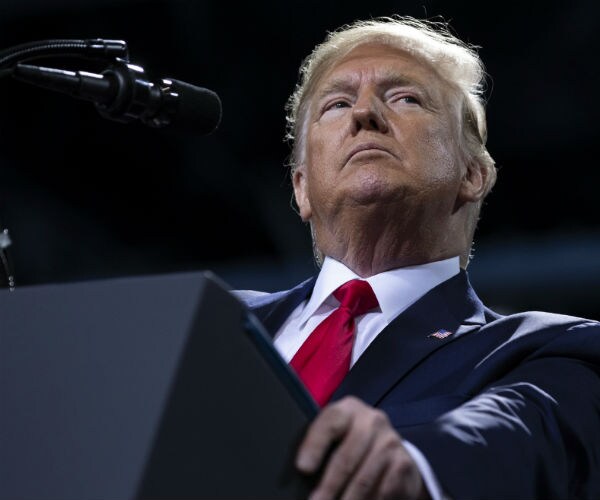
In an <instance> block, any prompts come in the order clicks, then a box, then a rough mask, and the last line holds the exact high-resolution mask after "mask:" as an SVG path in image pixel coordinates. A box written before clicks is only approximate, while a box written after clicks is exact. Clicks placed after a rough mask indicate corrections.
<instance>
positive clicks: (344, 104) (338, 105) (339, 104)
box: [323, 99, 350, 111]
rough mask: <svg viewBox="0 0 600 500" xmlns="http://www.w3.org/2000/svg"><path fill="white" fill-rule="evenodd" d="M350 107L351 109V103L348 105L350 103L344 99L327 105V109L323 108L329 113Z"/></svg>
mask: <svg viewBox="0 0 600 500" xmlns="http://www.w3.org/2000/svg"><path fill="white" fill-rule="evenodd" d="M349 107H350V103H348V101H345V100H343V99H337V100H335V101H332V102H330V103H328V104H326V105H325V107H324V108H323V111H329V110H330V109H342V108H349Z"/></svg>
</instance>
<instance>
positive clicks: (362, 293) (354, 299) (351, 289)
mask: <svg viewBox="0 0 600 500" xmlns="http://www.w3.org/2000/svg"><path fill="white" fill-rule="evenodd" d="M333 296H334V297H335V298H336V299H338V300H339V301H340V307H345V308H346V309H349V310H350V314H351V315H352V316H353V317H354V316H360V315H361V314H365V313H366V312H369V311H370V310H371V309H374V308H376V307H377V306H378V305H379V302H378V301H377V297H376V296H375V293H374V292H373V289H372V288H371V285H369V283H368V282H367V281H363V280H351V281H348V282H347V283H344V284H343V285H342V286H340V287H339V288H338V289H337V290H336V291H335V292H333Z"/></svg>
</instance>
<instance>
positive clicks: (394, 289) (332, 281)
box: [299, 257, 460, 325]
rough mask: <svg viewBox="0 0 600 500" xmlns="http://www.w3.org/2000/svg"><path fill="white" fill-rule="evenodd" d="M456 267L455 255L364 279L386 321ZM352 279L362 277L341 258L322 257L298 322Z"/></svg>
mask: <svg viewBox="0 0 600 500" xmlns="http://www.w3.org/2000/svg"><path fill="white" fill-rule="evenodd" d="M459 271H460V262H459V258H458V257H451V258H449V259H445V260H440V261H436V262H428V263H427V264H421V265H418V266H409V267H401V268H398V269H392V270H391V271H385V272H383V273H379V274H376V275H374V276H371V277H369V278H367V279H366V281H368V282H369V284H370V285H371V287H372V288H373V292H375V295H376V296H377V300H378V301H379V307H380V309H381V312H382V314H383V315H384V317H385V319H386V321H388V322H390V321H392V320H393V319H394V318H395V317H396V316H398V314H400V313H401V312H402V311H404V310H405V309H407V308H408V307H409V306H410V305H412V304H413V303H414V302H416V301H417V300H418V299H420V298H421V297H422V296H423V295H425V294H426V293H427V292H429V291H430V290H431V289H433V288H435V287H436V286H437V285H439V284H440V283H442V282H444V281H446V280H448V279H450V278H451V277H452V276H454V275H456V274H458V272H459ZM353 279H362V278H360V277H359V276H358V275H357V274H356V273H354V272H353V271H351V270H350V269H348V268H347V267H346V266H345V265H344V264H342V263H341V262H339V261H337V260H335V259H332V258H331V257H325V261H324V262H323V266H322V267H321V272H320V273H319V276H318V277H317V281H316V283H315V287H314V289H313V293H312V295H311V297H310V299H309V301H308V303H307V304H306V307H305V308H304V310H303V311H302V314H301V315H300V323H299V324H300V325H304V323H306V321H308V320H309V318H310V317H311V316H312V315H313V314H314V313H315V312H316V311H317V309H318V308H319V307H320V306H321V305H322V304H323V303H324V302H325V301H326V300H327V298H328V297H329V296H330V295H331V294H332V293H333V292H334V291H335V290H336V289H337V288H338V287H340V286H341V285H343V284H344V283H346V282H348V281H350V280H353Z"/></svg>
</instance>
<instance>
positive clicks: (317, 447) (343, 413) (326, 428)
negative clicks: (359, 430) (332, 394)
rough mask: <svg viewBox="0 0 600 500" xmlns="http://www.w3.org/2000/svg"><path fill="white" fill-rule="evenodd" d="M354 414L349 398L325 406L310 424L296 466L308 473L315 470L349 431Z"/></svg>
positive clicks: (299, 450)
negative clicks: (330, 449) (348, 401)
mask: <svg viewBox="0 0 600 500" xmlns="http://www.w3.org/2000/svg"><path fill="white" fill-rule="evenodd" d="M348 399H349V398H348ZM353 415H354V409H353V405H352V404H350V405H349V404H348V403H347V400H342V401H339V402H337V403H334V404H332V405H330V406H327V407H325V408H324V409H323V410H322V411H321V413H320V414H319V415H318V416H317V418H316V419H315V420H314V421H313V423H312V424H311V425H310V427H309V428H308V431H307V433H306V436H305V437H304V439H303V441H302V443H301V444H300V448H299V449H298V453H297V455H296V467H297V468H298V469H299V470H300V471H302V472H304V473H307V474H310V473H313V472H315V471H316V470H317V469H318V468H319V467H320V465H321V462H322V461H323V458H324V457H325V455H326V453H327V452H328V451H329V448H330V447H331V445H332V444H333V443H334V442H336V441H337V440H338V439H339V438H341V437H342V436H343V435H344V434H345V433H346V432H347V430H348V428H349V427H350V424H351V421H352V417H353Z"/></svg>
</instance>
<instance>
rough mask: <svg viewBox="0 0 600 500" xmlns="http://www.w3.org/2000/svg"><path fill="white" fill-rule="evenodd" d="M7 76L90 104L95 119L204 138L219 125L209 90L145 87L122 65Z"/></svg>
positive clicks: (18, 69) (172, 83)
mask: <svg viewBox="0 0 600 500" xmlns="http://www.w3.org/2000/svg"><path fill="white" fill-rule="evenodd" d="M12 76H13V77H14V78H16V79H17V80H20V81H23V82H26V83H30V84H33V85H37V86H40V87H44V88H47V89H51V90H56V91H59V92H63V93H66V94H68V95H71V96H73V97H76V98H78V99H84V100H86V101H92V102H93V103H94V104H95V106H96V109H97V110H98V112H99V113H100V115H101V116H103V117H104V118H108V119H110V120H116V121H119V122H124V123H127V122H131V121H134V120H140V121H141V122H142V123H143V124H145V125H148V126H150V127H153V128H164V127H173V128H177V129H184V130H188V131H191V132H194V133H198V134H201V135H205V134H209V133H211V132H212V131H214V130H215V129H216V128H217V127H218V125H219V123H220V121H221V100H220V99H219V96H218V95H217V94H216V93H215V92H213V91H212V90H208V89H206V88H202V87H196V86H195V85H191V84H189V83H186V82H182V81H179V80H175V79H171V78H163V79H160V80H157V81H151V80H149V79H147V77H146V76H145V72H144V69H143V68H141V67H140V66H136V65H134V64H130V63H127V62H126V61H124V60H122V59H117V60H116V62H115V63H114V64H113V65H112V66H111V67H109V68H108V69H107V70H105V71H103V72H102V73H101V74H96V73H88V72H86V71H66V70H61V69H55V68H44V67H41V66H31V65H29V64H17V65H16V66H15V67H14V68H13V69H12Z"/></svg>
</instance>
